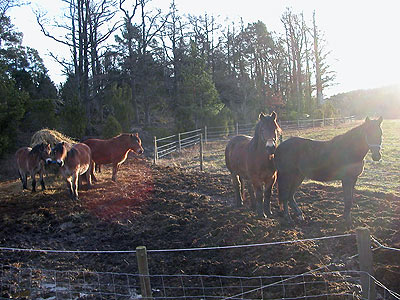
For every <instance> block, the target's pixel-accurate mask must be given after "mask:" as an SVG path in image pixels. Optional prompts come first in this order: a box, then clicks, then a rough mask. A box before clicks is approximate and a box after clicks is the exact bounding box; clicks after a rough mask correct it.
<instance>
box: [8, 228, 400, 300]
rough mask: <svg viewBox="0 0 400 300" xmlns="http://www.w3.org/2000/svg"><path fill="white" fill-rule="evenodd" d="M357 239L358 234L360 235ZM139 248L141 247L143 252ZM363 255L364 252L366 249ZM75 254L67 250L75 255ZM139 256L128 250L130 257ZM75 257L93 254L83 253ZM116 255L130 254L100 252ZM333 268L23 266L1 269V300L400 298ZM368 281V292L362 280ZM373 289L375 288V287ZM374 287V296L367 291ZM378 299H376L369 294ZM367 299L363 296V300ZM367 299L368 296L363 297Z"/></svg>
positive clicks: (370, 280) (361, 273)
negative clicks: (247, 272) (154, 270)
mask: <svg viewBox="0 0 400 300" xmlns="http://www.w3.org/2000/svg"><path fill="white" fill-rule="evenodd" d="M353 236H354V234H342V235H335V236H327V237H317V238H309V239H301V240H290V241H277V242H269V243H263V244H250V245H235V246H222V247H205V248H183V249H160V250H157V249H153V250H148V252H149V253H150V254H151V253H164V252H173V253H176V252H185V251H209V250H215V249H218V250H221V249H222V250H224V249H229V248H236V247H241V248H245V247H271V246H281V245H284V244H292V243H302V242H308V241H314V242H317V241H320V242H323V241H325V240H331V239H343V238H347V237H353ZM357 238H358V235H357ZM371 239H372V240H373V241H374V243H375V244H377V245H378V248H376V249H381V248H384V249H388V250H393V251H400V249H396V248H392V247H387V246H384V245H383V244H382V243H380V242H379V241H377V239H375V238H374V237H371ZM139 248H141V247H138V248H137V249H139ZM33 250H34V251H35V252H48V255H51V254H52V253H65V250H54V249H53V250H52V251H51V252H50V250H49V249H23V248H10V247H2V248H0V251H14V252H15V251H18V252H22V253H25V252H32V251H33ZM364 250H365V249H364ZM73 252H74V251H72V250H71V251H68V253H73ZM132 252H136V251H135V250H129V253H132ZM75 253H76V254H82V253H93V251H85V250H79V251H75ZM96 253H97V254H98V253H103V254H108V255H109V254H115V255H117V254H118V253H127V251H96ZM356 257H357V255H353V256H349V257H347V258H345V259H344V261H342V262H336V263H330V264H328V265H323V266H320V267H317V268H315V269H312V270H308V271H306V272H303V273H300V274H282V275H278V274H277V275H268V276H223V275H213V274H194V275H190V274H172V275H170V274H158V275H157V274H143V273H139V272H138V273H136V274H131V273H117V272H94V271H88V270H79V271H77V270H74V271H61V270H48V269H41V268H36V267H21V266H20V265H0V299H116V300H117V299H118V300H119V299H143V298H145V299H165V300H167V299H187V300H189V299H204V300H206V299H210V300H211V299H219V300H228V299H254V300H255V299H270V300H275V299H374V300H375V299H382V300H386V299H387V300H392V299H400V295H399V294H398V293H396V292H394V291H392V290H390V289H389V288H387V287H386V286H385V285H383V284H382V283H381V282H379V281H378V280H377V279H376V278H374V277H373V276H372V275H371V274H369V273H367V272H365V271H362V270H361V271H359V270H346V269H345V265H346V264H345V262H346V261H347V260H353V259H355V258H356ZM363 276H364V278H367V279H368V283H367V288H366V287H365V286H363V285H362V277H363ZM143 278H145V279H147V280H149V282H151V296H144V295H143V285H142V284H141V280H142V279H143ZM372 284H373V285H372ZM372 286H373V287H374V289H373V290H374V292H372V290H371V291H370V290H369V287H372ZM366 289H367V290H366ZM372 294H374V297H370V295H372ZM362 295H364V296H362ZM365 295H366V296H365Z"/></svg>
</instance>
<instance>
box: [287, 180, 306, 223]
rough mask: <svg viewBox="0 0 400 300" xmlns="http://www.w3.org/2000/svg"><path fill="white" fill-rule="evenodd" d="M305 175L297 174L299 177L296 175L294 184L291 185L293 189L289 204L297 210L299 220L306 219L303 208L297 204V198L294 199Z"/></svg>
mask: <svg viewBox="0 0 400 300" xmlns="http://www.w3.org/2000/svg"><path fill="white" fill-rule="evenodd" d="M303 180H304V177H303V176H301V175H297V177H295V178H294V179H293V181H292V185H291V189H290V196H289V205H290V207H291V208H292V209H294V210H295V212H296V216H297V218H298V219H299V220H301V221H304V216H303V212H302V211H301V209H300V208H299V206H298V205H297V202H296V200H295V199H294V194H295V192H296V190H297V188H298V187H299V186H300V184H301V183H302V182H303Z"/></svg>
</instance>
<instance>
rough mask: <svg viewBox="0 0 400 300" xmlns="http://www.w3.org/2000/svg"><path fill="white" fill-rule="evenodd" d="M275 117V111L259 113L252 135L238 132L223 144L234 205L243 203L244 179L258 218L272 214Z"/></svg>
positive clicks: (279, 131) (276, 128) (276, 125)
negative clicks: (233, 195)
mask: <svg viewBox="0 0 400 300" xmlns="http://www.w3.org/2000/svg"><path fill="white" fill-rule="evenodd" d="M276 119H277V115H276V112H272V113H271V114H270V115H265V114H264V113H261V114H260V115H259V121H258V122H257V125H256V127H255V132H254V136H253V138H251V137H249V136H244V135H237V136H235V137H233V138H232V139H231V140H230V141H229V142H228V144H227V145H226V148H225V163H226V166H227V168H228V170H229V171H230V173H231V178H232V184H233V187H234V191H235V202H234V205H235V206H236V207H240V206H243V191H244V182H245V181H248V191H249V194H250V198H251V206H252V208H253V209H254V210H255V211H256V212H257V214H258V216H259V217H261V218H265V217H266V216H268V217H270V216H272V212H271V201H270V200H271V194H272V187H273V185H274V184H275V181H276V169H275V165H274V161H273V157H274V152H275V149H276V146H277V135H278V133H281V131H282V130H281V128H280V127H279V125H278V123H277V121H276ZM254 193H255V195H254ZM264 202H265V203H264ZM265 213H266V215H265Z"/></svg>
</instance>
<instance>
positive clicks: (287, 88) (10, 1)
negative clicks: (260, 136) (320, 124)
mask: <svg viewBox="0 0 400 300" xmlns="http://www.w3.org/2000/svg"><path fill="white" fill-rule="evenodd" d="M0 2H2V3H1V4H2V5H0V6H1V7H2V8H4V9H3V12H2V13H1V19H0V30H1V35H0V56H1V57H0V64H1V66H0V67H1V68H2V70H3V72H2V73H1V76H2V78H1V79H0V80H1V87H0V93H1V94H0V96H1V99H0V101H1V107H0V122H1V123H0V126H1V139H2V140H1V141H0V153H1V152H3V149H6V148H7V147H9V146H10V145H12V138H13V137H14V136H15V132H16V130H17V129H18V128H20V129H21V128H25V130H28V128H29V130H31V131H34V130H37V129H39V128H41V127H46V126H47V127H51V128H56V129H60V130H62V131H63V132H64V133H66V134H68V135H71V136H73V137H77V138H80V137H82V136H85V135H86V136H87V135H96V136H107V135H112V134H114V133H116V132H119V131H129V130H130V129H131V127H132V126H133V125H138V124H140V125H142V126H146V127H147V129H149V130H150V129H153V130H158V131H159V132H161V134H162V133H167V132H166V131H167V130H171V131H172V130H185V129H193V128H196V127H202V126H204V125H208V126H229V124H232V123H234V122H246V123H247V122H252V121H254V120H255V119H256V117H257V116H258V114H259V113H260V111H264V112H268V111H271V110H276V111H278V113H279V116H280V118H281V119H295V118H304V117H305V116H311V117H322V116H325V117H330V116H332V115H333V114H335V109H334V108H333V107H332V106H331V105H330V104H329V103H328V104H323V105H322V104H321V103H322V94H323V89H324V88H326V87H327V86H329V85H330V84H332V83H333V81H334V77H335V73H334V72H333V71H332V70H331V69H330V66H329V65H328V64H327V55H328V54H329V52H328V51H327V50H326V44H325V41H324V39H323V34H322V33H321V32H320V31H319V30H318V27H317V24H316V22H315V15H314V18H313V21H312V22H310V23H311V24H308V23H307V22H306V20H305V18H304V17H303V15H302V14H296V13H294V12H292V11H291V10H290V9H287V10H286V11H285V12H284V13H283V15H282V16H281V23H282V32H280V33H275V32H270V31H268V29H267V27H266V25H265V24H264V23H263V22H261V21H258V22H254V23H249V24H244V22H243V21H241V20H239V21H232V20H231V21H224V22H221V21H219V20H218V18H216V17H214V16H209V15H207V14H206V15H204V16H193V15H182V14H180V13H179V10H178V7H177V6H176V5H175V3H174V1H172V3H171V5H170V7H169V10H168V11H161V10H159V9H154V8H153V9H150V4H151V3H150V1H148V0H133V1H130V2H129V3H128V1H126V0H63V4H64V5H65V8H66V12H67V13H66V14H65V16H64V18H63V19H62V20H58V21H57V23H51V22H52V21H49V20H46V19H45V12H37V13H36V16H37V22H38V24H39V25H40V26H41V29H42V32H43V34H44V35H45V36H47V37H48V38H51V39H54V40H56V41H57V42H59V43H60V44H63V45H64V46H67V47H68V48H69V50H70V53H71V57H59V56H57V55H56V54H52V55H53V57H54V59H56V60H57V61H58V62H59V63H60V66H61V68H62V69H63V71H64V72H65V74H66V78H67V79H66V81H65V82H64V83H62V84H61V86H60V87H58V88H56V87H55V86H54V84H53V83H52V82H51V80H50V78H49V77H48V74H47V70H46V68H45V66H44V65H43V62H42V60H41V59H40V57H39V55H38V54H37V51H36V50H34V49H30V48H27V47H23V46H22V34H21V33H19V32H16V31H15V30H14V28H13V26H12V24H11V23H10V19H9V17H8V16H7V14H6V13H7V9H9V8H10V7H12V6H13V5H14V6H15V5H18V3H19V1H18V0H1V1H0ZM3 4H7V5H3ZM163 131H164V132H163Z"/></svg>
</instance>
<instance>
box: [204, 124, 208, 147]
mask: <svg viewBox="0 0 400 300" xmlns="http://www.w3.org/2000/svg"><path fill="white" fill-rule="evenodd" d="M204 144H207V126H204Z"/></svg>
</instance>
